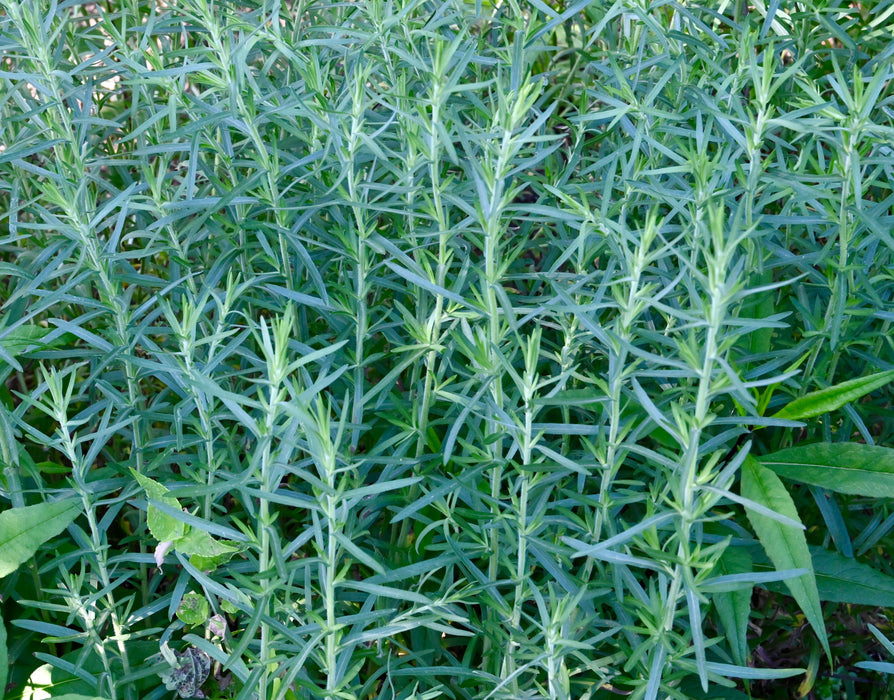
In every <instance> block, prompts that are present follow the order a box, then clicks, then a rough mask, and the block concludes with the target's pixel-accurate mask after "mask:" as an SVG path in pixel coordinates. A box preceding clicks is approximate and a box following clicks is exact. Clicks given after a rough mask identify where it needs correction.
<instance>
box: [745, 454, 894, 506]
mask: <svg viewBox="0 0 894 700" xmlns="http://www.w3.org/2000/svg"><path fill="white" fill-rule="evenodd" d="M760 462H761V464H763V465H764V466H765V467H767V468H769V469H772V470H773V471H774V472H776V473H777V474H778V475H779V476H781V477H783V478H784V479H791V480H793V481H800V482H803V483H805V484H811V485H813V486H820V487H822V488H824V489H829V490H830V491H836V492H838V493H849V494H852V495H856V496H869V497H879V498H892V497H894V450H892V449H890V448H888V447H877V446H875V445H863V444H859V443H851V442H839V443H828V442H819V443H814V444H812V445H798V446H797V447H789V448H788V449H785V450H779V451H778V452H774V453H772V454H769V455H766V456H765V457H761V458H760Z"/></svg>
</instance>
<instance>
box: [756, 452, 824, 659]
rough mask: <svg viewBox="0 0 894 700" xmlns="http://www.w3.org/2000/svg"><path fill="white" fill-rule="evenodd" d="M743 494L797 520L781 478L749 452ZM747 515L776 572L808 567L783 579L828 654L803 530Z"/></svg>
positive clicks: (766, 518)
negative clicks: (796, 574) (792, 576)
mask: <svg viewBox="0 0 894 700" xmlns="http://www.w3.org/2000/svg"><path fill="white" fill-rule="evenodd" d="M742 495H743V496H744V497H745V498H748V499H749V500H752V501H754V502H756V503H758V504H760V505H762V506H764V507H766V508H769V509H770V510H772V511H775V512H777V513H780V514H782V515H784V516H786V517H787V518H790V519H792V520H796V521H798V522H800V518H799V517H798V511H797V510H796V509H795V504H794V502H793V501H792V498H791V496H790V495H789V493H788V491H786V489H785V486H784V485H783V483H782V481H781V480H780V479H779V477H778V476H776V474H775V473H774V472H772V471H770V470H769V469H767V468H765V467H763V466H761V464H760V462H758V461H757V460H756V459H755V458H754V457H752V456H750V455H749V456H748V457H746V458H745V461H744V463H743V465H742ZM746 514H747V516H748V520H749V522H751V526H752V527H753V528H754V532H755V534H757V537H758V539H759V540H760V543H761V545H763V548H764V550H765V551H766V552H767V556H768V557H769V558H770V561H772V562H773V565H774V566H775V567H776V570H777V571H784V570H786V569H807V570H808V573H806V574H802V575H801V576H798V577H797V578H791V579H786V581H785V585H786V586H787V587H788V589H789V592H790V593H791V594H792V597H793V598H794V599H795V601H796V602H797V603H798V605H799V606H800V607H801V610H802V611H803V612H804V615H805V617H806V618H807V621H808V622H809V623H810V626H811V627H813V630H814V632H815V633H816V636H817V638H818V639H819V641H820V644H822V646H823V649H824V650H825V652H826V655H827V656H830V657H831V651H830V649H829V640H828V637H827V635H826V628H825V625H824V623H823V611H822V607H821V606H820V600H819V591H818V590H817V586H816V577H815V575H814V573H813V562H812V559H811V557H810V550H809V549H808V548H807V538H806V537H805V535H804V531H803V530H801V529H799V528H796V527H790V526H788V525H784V524H783V523H780V522H779V521H777V520H774V519H772V518H769V517H767V516H766V515H762V514H761V513H758V512H755V511H754V510H751V509H747V510H746Z"/></svg>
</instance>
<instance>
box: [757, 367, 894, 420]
mask: <svg viewBox="0 0 894 700" xmlns="http://www.w3.org/2000/svg"><path fill="white" fill-rule="evenodd" d="M891 380H894V370H888V371H886V372H878V373H877V374H870V375H869V376H868V377H857V378H856V379H850V380H848V381H846V382H842V383H841V384H836V385H835V386H830V387H828V388H826V389H820V390H819V391H813V392H811V393H809V394H807V395H806V396H802V397H800V398H798V399H795V400H794V401H792V402H791V403H789V404H788V405H787V406H785V407H783V408H782V409H781V410H779V411H777V412H776V413H775V414H774V415H773V417H774V418H787V419H789V420H803V419H805V418H815V417H816V416H821V415H823V414H824V413H829V412H830V411H834V410H836V409H839V408H841V407H842V406H844V405H845V404H847V403H850V402H851V401H856V400H857V399H859V398H861V397H863V396H866V394H868V393H870V392H872V391H875V390H876V389H878V388H880V387H883V386H885V384H887V383H888V382H890V381H891Z"/></svg>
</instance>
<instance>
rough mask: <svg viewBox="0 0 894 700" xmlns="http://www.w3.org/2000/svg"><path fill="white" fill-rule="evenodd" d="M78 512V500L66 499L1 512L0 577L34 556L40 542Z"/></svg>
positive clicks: (51, 536)
mask: <svg viewBox="0 0 894 700" xmlns="http://www.w3.org/2000/svg"><path fill="white" fill-rule="evenodd" d="M80 512H81V504H80V502H79V501H77V500H76V499H66V500H64V501H53V502H52V503H38V504H36V505H33V506H24V507H23V508H11V509H9V510H6V511H4V512H2V513H0V533H3V534H2V535H0V577H2V576H6V575H8V574H11V573H12V572H13V571H15V570H16V569H17V568H18V567H19V565H20V564H21V563H23V562H25V561H27V560H28V559H30V558H31V557H32V556H34V553H35V552H36V551H37V549H38V547H40V545H42V544H43V543H44V542H46V541H47V540H49V539H51V538H53V537H55V536H56V535H58V534H59V533H60V532H62V531H63V530H64V529H65V528H67V527H68V526H69V524H70V523H71V521H72V520H74V519H75V518H76V517H77V516H78V514H79V513H80Z"/></svg>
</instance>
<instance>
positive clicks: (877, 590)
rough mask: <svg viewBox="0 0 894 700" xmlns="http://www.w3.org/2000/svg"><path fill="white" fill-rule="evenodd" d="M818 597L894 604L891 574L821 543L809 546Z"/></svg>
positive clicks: (831, 600)
mask: <svg viewBox="0 0 894 700" xmlns="http://www.w3.org/2000/svg"><path fill="white" fill-rule="evenodd" d="M810 554H811V556H812V558H813V568H814V571H815V573H816V585H817V588H818V589H819V596H820V600H827V601H830V602H833V603H852V604H854V605H877V606H879V607H883V608H891V607H894V576H889V575H888V574H884V573H882V572H881V571H878V570H877V569H874V568H873V567H871V566H870V565H869V564H864V563H862V562H860V561H857V560H856V559H851V558H850V557H845V556H844V555H842V554H839V553H838V552H833V551H831V550H828V549H824V548H823V547H811V548H810Z"/></svg>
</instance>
